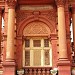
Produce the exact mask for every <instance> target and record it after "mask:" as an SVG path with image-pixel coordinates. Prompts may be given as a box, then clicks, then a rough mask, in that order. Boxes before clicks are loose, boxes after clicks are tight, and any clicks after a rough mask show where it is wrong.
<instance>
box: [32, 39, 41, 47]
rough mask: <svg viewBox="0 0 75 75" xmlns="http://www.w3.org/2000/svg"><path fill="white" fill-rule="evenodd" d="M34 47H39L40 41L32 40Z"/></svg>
mask: <svg viewBox="0 0 75 75" xmlns="http://www.w3.org/2000/svg"><path fill="white" fill-rule="evenodd" d="M33 46H34V47H41V40H33Z"/></svg>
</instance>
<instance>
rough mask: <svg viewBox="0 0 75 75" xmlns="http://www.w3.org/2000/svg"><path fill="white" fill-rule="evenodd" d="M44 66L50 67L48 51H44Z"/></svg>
mask: <svg viewBox="0 0 75 75" xmlns="http://www.w3.org/2000/svg"><path fill="white" fill-rule="evenodd" d="M45 65H50V57H49V50H45Z"/></svg>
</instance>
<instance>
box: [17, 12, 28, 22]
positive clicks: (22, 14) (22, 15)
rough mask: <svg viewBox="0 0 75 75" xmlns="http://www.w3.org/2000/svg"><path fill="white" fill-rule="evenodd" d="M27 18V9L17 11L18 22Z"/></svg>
mask: <svg viewBox="0 0 75 75" xmlns="http://www.w3.org/2000/svg"><path fill="white" fill-rule="evenodd" d="M26 18H27V14H26V13H25V11H22V12H17V23H20V22H21V21H23V20H24V19H26Z"/></svg>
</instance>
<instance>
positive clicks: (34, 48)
mask: <svg viewBox="0 0 75 75" xmlns="http://www.w3.org/2000/svg"><path fill="white" fill-rule="evenodd" d="M23 66H52V47H51V43H50V40H49V39H48V38H47V37H27V38H26V39H25V40H24V44H23Z"/></svg>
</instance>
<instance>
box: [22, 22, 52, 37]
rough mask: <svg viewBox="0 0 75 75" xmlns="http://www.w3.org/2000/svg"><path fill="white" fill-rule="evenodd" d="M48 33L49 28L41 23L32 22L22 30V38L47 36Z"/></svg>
mask: <svg viewBox="0 0 75 75" xmlns="http://www.w3.org/2000/svg"><path fill="white" fill-rule="evenodd" d="M50 33H51V31H50V29H49V27H48V26H47V25H46V24H45V23H43V22H41V21H33V22H31V23H29V24H28V25H27V26H26V27H25V28H24V30H23V35H24V36H35V35H36V36H37V35H49V34H50Z"/></svg>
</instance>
